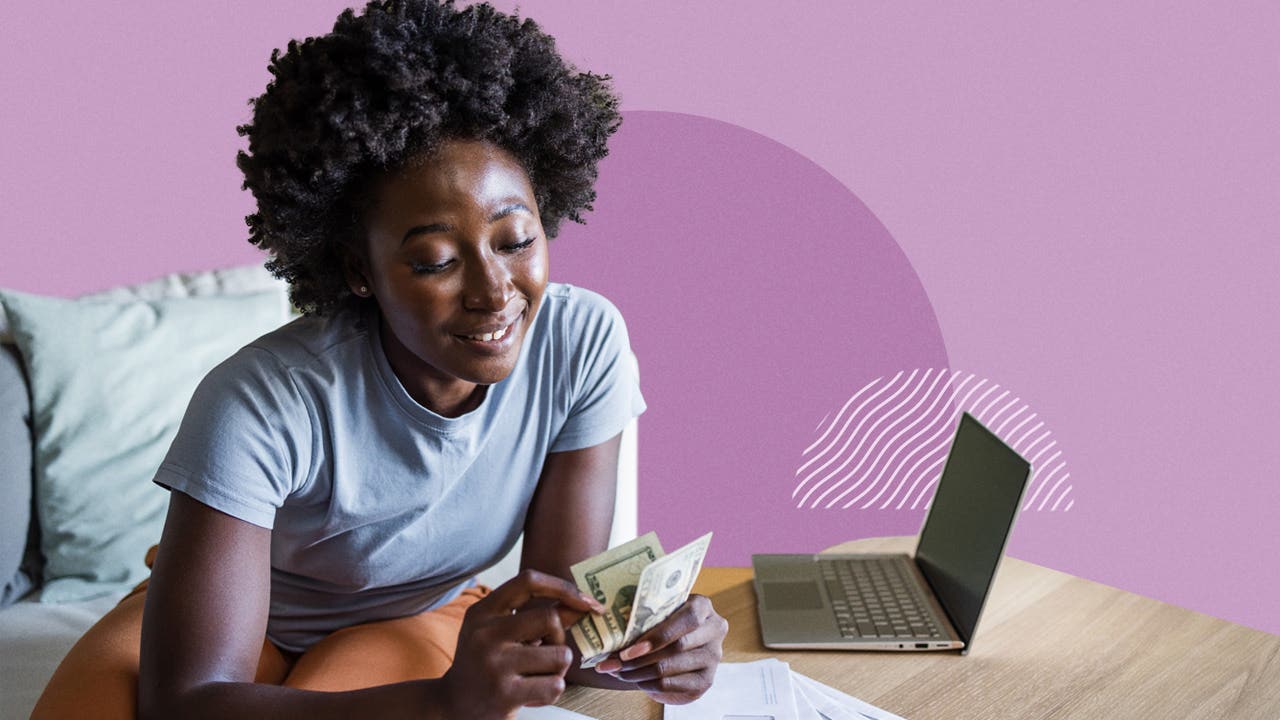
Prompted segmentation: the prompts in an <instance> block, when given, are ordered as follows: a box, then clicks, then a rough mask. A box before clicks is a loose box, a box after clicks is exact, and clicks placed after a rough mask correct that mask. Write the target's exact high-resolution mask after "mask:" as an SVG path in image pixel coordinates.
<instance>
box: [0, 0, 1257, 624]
mask: <svg viewBox="0 0 1280 720" xmlns="http://www.w3.org/2000/svg"><path fill="white" fill-rule="evenodd" d="M81 5H83V7H64V6H62V5H59V4H39V5H37V4H29V5H27V6H13V5H10V6H7V7H6V8H5V10H3V11H0V73H2V75H0V92H2V93H3V95H2V96H3V98H4V102H3V103H2V104H0V143H3V158H4V161H3V163H2V164H0V197H3V207H4V212H3V213H0V285H3V286H6V287H15V288H19V289H23V290H30V291H37V292H45V293H50V294H61V295H72V294H77V293H80V292H84V291H88V290H93V289H98V288H102V287H106V286H109V285H115V284H120V283H126V282H133V281H137V280H142V279H145V278H149V277H152V276H155V275H158V274H163V273H165V272H170V271H175V270H190V269H199V268H207V267H214V266H220V265H230V264H236V263H242V262H249V261H253V260H254V259H255V258H256V255H255V251H254V250H253V248H251V247H250V246H248V245H247V244H246V243H244V242H243V237H244V235H245V231H244V226H243V223H242V220H241V218H242V216H243V215H244V214H246V213H247V212H249V210H250V198H249V197H248V196H247V195H245V194H243V193H241V192H240V191H239V184H240V177H239V174H238V172H237V171H236V169H235V166H234V152H235V149H236V148H237V147H239V143H240V140H239V138H238V137H237V136H236V135H235V132H234V126H235V125H236V124H238V123H240V122H243V121H245V120H246V119H247V118H248V108H247V106H246V105H245V101H246V100H247V99H248V98H249V97H251V96H253V95H256V94H257V93H259V92H260V91H261V89H262V87H263V86H264V85H265V83H266V81H267V79H268V75H267V73H266V70H265V66H266V61H267V57H268V55H269V53H270V50H271V49H272V48H274V47H277V46H280V45H283V44H284V43H285V41H286V40H287V39H288V38H290V37H295V36H302V35H306V34H316V33H321V32H324V31H326V30H327V29H328V28H329V27H330V26H331V25H332V20H333V17H334V16H335V15H336V14H337V12H338V10H339V9H340V8H341V7H342V6H343V4H342V3H341V2H317V1H314V0H307V1H305V2H304V1H302V0H294V1H292V2H278V3H270V4H266V3H256V2H247V1H243V2H229V3H225V4H219V5H209V4H206V5H202V6H199V8H195V7H194V6H188V5H186V4H168V3H159V2H150V3H135V4H131V5H129V6H127V7H125V8H124V9H122V10H114V9H108V8H106V7H100V6H99V5H97V4H90V3H82V4H81ZM501 5H502V6H503V7H506V8H510V7H511V6H512V3H501ZM1089 5H1090V6H1089V7H1079V6H1075V5H1073V6H1071V7H1066V6H1063V7H1052V6H1044V5H1038V6H1036V7H1035V8H1034V9H1032V8H1030V7H1026V6H1024V5H1021V4H1017V3H996V2H979V3H965V4H963V5H961V4H956V5H954V6H953V7H949V8H936V7H934V6H931V5H925V6H906V5H904V4H896V3H826V2H805V3H768V4H766V3H750V2H748V3H743V2H717V3H697V4H693V3H690V4H687V6H686V4H685V3H644V4H641V3H629V2H573V3H570V2H549V1H545V0H544V1H538V0H528V1H526V2H522V3H521V7H522V9H523V11H524V12H525V13H526V14H528V15H530V16H532V17H535V18H537V19H538V20H539V21H540V22H542V24H543V25H544V26H545V27H546V28H547V29H548V30H549V31H550V32H551V33H552V34H554V35H556V36H557V37H558V38H559V40H560V43H561V47H562V48H563V49H564V51H565V53H566V54H567V55H568V56H569V57H570V58H572V59H573V60H575V61H576V62H578V63H579V64H580V65H582V66H583V67H588V68H591V69H593V70H596V71H601V72H607V73H610V74H612V75H614V76H615V78H616V82H617V87H618V89H619V90H620V91H621V93H622V95H623V98H624V108H625V109H627V110H662V111H674V112H679V113H687V114H691V115H700V116H704V117H708V118H714V119H716V120H719V121H724V122H726V123H731V124H733V125H737V126H740V127H742V128H746V129H749V130H751V131H754V132H756V133H759V134H761V135H763V136H766V137H768V138H771V139H772V140H774V141H776V142H777V143H780V144H781V145H784V146H786V147H788V148H790V149H791V150H794V151H795V152H796V153H798V154H799V155H800V156H803V157H804V158H808V159H809V160H811V161H812V162H813V163H816V165H817V166H819V167H820V168H822V169H823V170H825V171H826V172H828V173H830V175H831V176H832V177H833V178H834V179H835V180H836V181H838V182H839V183H841V184H843V185H844V186H845V187H846V188H847V189H848V190H850V191H851V193H852V194H853V195H856V198H857V199H859V200H860V201H861V202H862V203H864V204H865V207H866V208H868V209H869V210H870V212H871V213H873V214H874V216H875V217H876V218H878V220H879V221H880V223H882V224H883V226H884V228H885V229H886V230H887V232H888V233H889V234H890V235H891V236H892V238H893V239H894V240H896V242H897V244H898V245H899V246H900V247H901V249H902V251H903V253H905V257H906V259H907V260H908V261H909V263H910V265H911V266H912V267H913V268H914V270H915V272H916V273H917V275H918V277H919V280H920V283H921V284H922V286H923V288H924V290H925V292H926V293H927V296H928V299H929V301H930V302H931V304H932V306H933V309H934V310H935V312H936V315H937V323H938V326H939V328H940V330H941V334H942V337H943V340H944V341H945V349H946V354H947V355H948V356H949V359H950V361H951V364H952V366H954V367H956V368H962V369H965V370H966V371H971V372H979V373H982V374H984V375H986V376H989V377H992V378H994V379H996V380H997V381H999V382H1001V383H1002V384H1003V385H1005V386H1006V387H1009V388H1012V389H1014V390H1015V391H1016V392H1017V393H1018V394H1020V395H1022V396H1023V397H1024V398H1025V399H1026V400H1027V401H1028V402H1031V403H1032V404H1033V405H1034V406H1035V408H1036V409H1037V410H1038V411H1040V412H1041V413H1042V415H1044V416H1046V417H1048V418H1049V419H1050V420H1051V423H1052V427H1053V429H1054V431H1055V435H1056V436H1057V437H1058V438H1059V441H1060V443H1061V445H1062V447H1063V448H1064V450H1065V452H1066V453H1067V454H1068V457H1069V459H1070V462H1071V470H1072V480H1073V482H1074V485H1075V490H1074V492H1073V496H1074V497H1075V499H1076V503H1075V506H1074V509H1073V510H1072V511H1071V512H1070V513H1065V514H1063V513H1057V514H1038V515H1028V516H1026V518H1024V520H1025V522H1023V523H1022V524H1020V526H1019V528H1018V534H1017V537H1016V538H1015V542H1014V545H1013V548H1012V552H1013V553H1014V554H1016V555H1018V556H1019V557H1023V558H1026V559H1029V560H1032V561H1035V562H1039V563H1042V564H1045V565H1049V566H1052V567H1056V568H1060V569H1062V570H1066V571H1068V572H1072V573H1076V574H1079V575H1082V576H1085V577H1089V578H1093V579H1097V580H1100V581H1102V582H1106V583H1109V584H1112V585H1117V586H1119V587H1123V588H1126V589H1130V590H1134V591H1136V592H1140V593H1143V594H1146V595H1150V596H1153V597H1156V598H1159V599H1161V600H1165V601H1168V602H1172V603H1176V604H1179V605H1183V606H1186V607H1190V608H1193V609H1196V610H1200V611H1203V612H1207V613H1210V614H1213V615H1216V616H1219V617H1224V618H1227V619H1229V620H1233V621H1236V622H1240V623H1244V624H1247V625H1251V626H1253V627H1258V628H1262V629H1264V630H1267V631H1270V632H1273V633H1275V632H1280V611H1277V610H1276V608H1277V607H1280V602H1278V600H1280V598H1278V596H1280V562H1277V554H1278V553H1280V532H1278V531H1277V525H1276V521H1275V513H1276V508H1277V507H1280V482H1277V481H1276V480H1275V474H1276V468H1277V467H1278V466H1280V443H1277V442H1276V440H1275V435H1276V432H1277V429H1280V422H1278V421H1280V377H1278V375H1280V373H1277V370H1276V364H1275V358H1276V356H1277V354H1278V351H1280V320H1278V319H1277V312H1276V310H1275V308H1276V307H1278V306H1280V297H1278V296H1280V282H1278V281H1277V278H1280V244H1278V243H1280V202H1278V201H1280V197H1277V195H1278V192H1277V190H1278V188H1280V171H1278V168H1280V134H1277V132H1276V128H1277V127H1280V82H1278V81H1280V77H1278V75H1280V53H1278V52H1277V49H1278V47H1277V46H1278V43H1277V40H1276V38H1280V7H1278V6H1276V5H1275V4H1274V3H1269V2H1238V3H1232V4H1231V7H1230V8H1227V7H1226V6H1225V5H1219V4H1210V3H1203V4H1201V7H1199V8H1188V7H1186V6H1183V7H1170V6H1169V5H1168V4H1166V3H1127V4H1126V5H1125V7H1124V8H1117V7H1115V6H1114V5H1115V4H1113V3H1101V2H1098V3H1090V4H1089ZM737 257H739V258H740V259H741V261H742V262H750V261H751V260H752V258H753V255H752V253H751V251H750V250H748V251H745V252H743V253H741V254H739V255H738V256H737ZM615 282H619V283H622V284H621V285H620V286H617V287H608V286H601V287H600V288H599V289H601V290H602V291H604V292H606V294H608V293H611V292H614V293H618V292H622V293H625V292H626V291H627V289H628V286H627V282H628V281H627V280H625V279H622V280H618V281H615ZM629 282H633V283H643V282H644V279H643V278H634V279H633V280H631V281H629ZM583 284H588V283H586V282H585V281H584V282H583ZM704 299H705V298H704ZM633 322H634V321H633ZM671 351H672V352H679V351H680V347H679V346H674V347H672V348H671ZM852 389H856V388H850V391H851V390H852ZM819 417H820V415H819ZM816 420H817V418H815V422H816ZM645 432H646V429H645V426H644V425H642V429H641V437H642V446H643V438H644V437H645ZM689 432H705V433H706V435H705V437H706V438H707V447H708V449H709V450H708V451H709V452H710V451H714V448H715V447H716V438H717V437H719V435H718V431H717V430H716V429H712V428H708V429H705V430H700V428H699V426H697V425H695V424H692V423H691V424H690V425H689ZM646 462H647V461H646V457H645V456H644V455H643V454H642V457H641V463H642V466H641V479H642V490H641V515H642V521H646V522H650V523H653V524H661V525H662V528H663V531H664V533H666V532H667V529H670V533H671V534H680V535H681V538H682V539H683V538H688V537H692V536H693V535H694V534H695V533H697V532H698V531H699V530H700V529H701V528H702V527H704V526H706V525H708V521H707V520H706V517H705V516H706V510H705V508H699V507H690V506H688V505H680V504H676V503H669V502H667V501H669V500H670V499H671V498H675V497H680V489H681V486H682V485H683V484H687V483H690V482H696V481H697V478H677V477H668V476H656V475H655V476H649V475H646ZM785 480H786V481H785V482H781V481H767V482H760V483H759V484H753V485H748V486H744V487H743V488H742V489H741V490H740V492H738V493H736V494H729V495H726V496H724V497H723V498H722V500H723V502H722V504H721V505H720V506H719V507H717V508H716V513H715V514H716V516H717V517H719V516H722V515H731V514H733V513H734V512H735V511H737V510H739V509H742V510H744V511H745V510H748V509H750V510H751V511H753V512H754V509H755V508H758V507H760V506H761V505H762V504H767V503H770V502H774V499H773V498H774V495H775V494H776V502H777V505H778V507H779V509H780V510H785V509H786V508H788V507H789V505H788V503H787V502H786V500H788V499H789V498H788V497H787V496H788V494H789V491H790V487H791V485H790V479H789V478H787V479H785ZM872 515H873V514H871V513H864V514H861V515H852V514H850V515H847V517H848V518H849V522H850V524H851V530H850V533H849V535H850V536H851V537H852V536H854V535H861V534H869V533H874V532H877V531H878V528H879V527H880V525H881V524H883V523H896V522H902V521H901V520H874V519H871V518H872ZM776 522H777V523H780V524H782V527H783V528H784V529H785V528H786V527H787V526H788V524H791V523H794V524H796V527H799V524H800V523H803V522H806V519H805V516H801V515H796V514H792V513H788V512H782V513H780V514H779V515H778V517H777V520H776ZM676 541H677V539H676V538H672V539H671V540H669V542H676ZM743 542H745V541H743ZM743 542H737V541H735V542H732V543H731V542H726V543H719V542H717V544H716V552H717V553H719V554H718V555H717V556H716V557H715V558H713V559H714V560H716V561H720V562H727V561H732V560H736V559H741V558H743V557H745V554H746V553H747V552H749V551H750V550H770V549H773V548H772V547H769V548H755V547H748V546H745V545H744V544H743ZM813 549H817V548H813Z"/></svg>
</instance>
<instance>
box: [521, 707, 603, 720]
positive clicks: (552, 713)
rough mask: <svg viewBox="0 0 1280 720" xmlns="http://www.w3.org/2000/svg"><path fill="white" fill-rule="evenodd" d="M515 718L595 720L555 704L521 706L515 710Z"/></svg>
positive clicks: (532, 719) (530, 719) (525, 719)
mask: <svg viewBox="0 0 1280 720" xmlns="http://www.w3.org/2000/svg"><path fill="white" fill-rule="evenodd" d="M516 720H596V719H595V718H593V717H591V716H589V715H583V714H581V713H576V712H573V711H572V710H564V709H562V708H558V707H556V706H555V705H545V706H543V707H522V708H520V709H519V710H517V711H516Z"/></svg>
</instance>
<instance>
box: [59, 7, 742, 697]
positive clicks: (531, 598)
mask: <svg viewBox="0 0 1280 720" xmlns="http://www.w3.org/2000/svg"><path fill="white" fill-rule="evenodd" d="M271 72H272V74H273V75H274V80H273V81H272V82H271V84H269V85H268V87H267V90H266V92H265V93H264V94H263V95H262V96H261V97H259V98H258V99H257V100H255V101H254V103H253V106H254V118H253V122H252V123H251V124H249V125H247V126H244V127H242V128H240V132H241V134H243V135H247V136H248V138H249V151H248V152H247V153H241V155H240V157H239V165H240V168H241V169H242V170H243V172H244V174H245V187H247V188H248V189H250V190H251V191H253V194H254V196H255V198H256V199H257V202H258V211H257V212H256V213H255V214H253V215H251V216H249V217H248V218H247V221H248V223H249V226H250V229H251V233H252V238H251V240H252V242H254V243H255V244H257V245H258V246H260V247H262V248H264V249H265V250H267V251H269V252H270V253H271V255H272V259H271V261H270V262H269V263H268V267H269V268H271V269H272V270H273V271H274V272H275V273H276V274H277V275H279V276H280V277H282V278H284V279H286V280H287V281H289V283H290V286H291V295H292V298H293V300H294V302H295V304H296V305H297V306H298V307H300V308H301V309H302V310H303V311H304V313H305V317H303V318H301V319H300V320H298V321H296V322H294V323H291V324H290V325H288V326H286V327H284V328H282V329H280V330H278V331H276V332H274V333H271V334H269V335H267V336H265V337H263V338H260V339H259V340H258V341H255V342H254V343H252V344H250V345H249V346H247V347H246V348H244V349H242V350H241V351H240V352H238V353H237V354H236V355H235V356H233V357H232V358H231V359H229V360H228V361H226V362H225V363H223V364H222V365H220V366H219V367H218V368H216V369H215V370H214V371H213V372H212V373H210V374H209V376H208V377H206V378H205V380H204V381H203V382H202V383H201V386H200V388H199V389H198V390H197V391H196V394H195V396H194V397H193V399H192V402H191V405H190V407H189V409H188V412H187V415H186V417H185V418H184V420H183V423H182V427H181V429H180V430H179V433H178V436H177V438H176V439H175V441H174V443H173V446H172V447H171V449H170V451H169V454H168V456H167V457H166V459H165V462H164V463H163V464H162V466H161V468H160V469H159V471H158V473H157V475H156V482H157V483H159V484H161V485H162V486H165V487H167V488H170V489H171V490H172V491H173V492H172V497H171V502H170V507H169V514H168V518H167V521H166V525H165V530H164V534H163V536H162V539H161V542H160V545H159V549H158V552H157V554H156V557H155V562H154V566H153V575H152V578H151V580H150V583H149V585H146V586H145V587H143V588H140V589H139V591H137V592H135V594H134V595H132V596H130V597H128V598H126V599H125V600H124V601H122V602H121V603H120V605H119V606H118V607H117V608H115V609H114V610H113V611H112V612H111V613H109V614H108V615H107V616H106V617H104V618H103V619H102V620H101V621H100V622H99V623H98V624H97V625H95V626H94V628H92V629H91V630H90V631H89V632H88V633H87V634H86V635H85V637H84V638H83V639H82V640H81V641H80V642H79V643H78V644H77V645H76V647H75V648H73V650H72V651H71V653H70V654H69V655H68V657H67V659H66V660H65V661H64V662H63V664H62V666H61V667H59V669H58V671H57V673H55V675H54V678H53V679H52V680H51V681H50V685H49V687H48V688H47V689H46V691H45V694H44V696H43V697H42V698H41V700H40V703H39V704H38V706H37V708H36V712H35V715H34V716H35V717H37V718H45V717H85V716H93V717H133V716H134V715H135V713H136V714H138V715H141V716H142V717H183V718H188V717H190V718H197V717H237V718H239V717H273V718H289V717H306V718H308V719H309V720H320V719H321V718H328V717H351V716H354V715H356V714H357V713H359V714H362V715H365V716H370V717H378V718H398V717H405V718H409V717H413V718H423V717H453V718H457V717H468V718H491V717H492V718H501V717H508V716H510V714H511V713H513V712H514V711H515V709H516V708H518V707H519V706H521V705H529V704H545V703H551V702H554V701H555V700H556V698H557V697H559V695H560V693H561V692H562V691H563V689H564V686H565V681H566V679H567V680H569V681H572V682H579V683H585V684H589V685H595V686H599V687H612V688H628V689H634V688H637V687H638V688H639V689H641V690H643V691H645V692H646V693H648V694H649V695H651V696H652V697H654V698H655V699H656V700H658V701H660V702H667V703H681V702H689V701H691V700H693V699H695V698H697V697H699V696H700V695H701V694H702V693H703V692H705V690H706V689H707V688H708V687H709V685H710V682H711V679H712V677H713V676H714V673H715V669H716V666H717V664H718V661H719V658H720V654H721V644H722V641H723V638H724V635H725V630H726V628H727V625H726V623H725V621H724V619H723V618H721V617H720V616H719V615H717V614H716V613H715V611H714V609H713V608H712V607H711V604H710V602H709V601H708V600H707V599H706V598H703V597H698V596H694V597H692V598H691V599H690V600H689V602H687V603H686V604H685V605H684V606H683V607H681V608H680V609H679V610H678V611H677V612H676V613H675V614H674V615H673V616H671V617H670V618H669V619H668V620H666V621H664V622H663V623H662V624H660V625H659V626H658V627H656V628H655V629H654V630H653V631H651V632H650V633H648V634H646V635H645V636H642V637H641V638H640V639H639V640H638V641H637V642H636V643H635V644H634V645H632V646H631V647H630V648H627V649H624V650H623V651H622V652H621V653H619V654H618V655H617V656H614V657H611V658H610V659H608V660H606V661H605V662H602V663H601V664H600V665H598V666H597V668H596V669H595V670H581V669H579V668H578V667H577V664H578V658H577V656H576V651H575V650H574V649H573V648H571V647H569V646H570V645H571V643H567V642H566V640H565V637H566V632H565V628H566V627H567V624H568V623H571V622H573V621H575V620H576V619H577V618H579V617H581V614H582V613H583V612H586V611H590V610H596V611H599V610H601V608H600V607H599V606H598V605H597V604H596V603H595V601H594V600H592V599H590V598H589V597H586V596H583V595H582V594H580V593H579V592H578V591H577V589H576V588H575V587H574V586H573V584H572V583H570V582H569V581H568V580H567V579H566V578H567V577H568V575H569V573H568V569H569V566H570V565H571V564H572V563H574V562H576V561H578V560H581V559H583V558H585V557H588V556H590V555H593V554H595V553H598V552H600V551H602V550H603V549H604V548H605V545H606V542H607V538H608V533H609V526H610V522H611V514H612V507H613V501H614V498H613V492H614V481H615V476H616V471H617V451H618V437H619V433H620V431H621V430H622V428H623V427H624V426H625V425H626V424H627V423H628V422H629V421H630V420H631V419H632V418H633V417H635V416H636V415H638V414H640V413H641V412H643V410H644V401H643V399H642V398H641V396H640V393H639V389H638V387H637V382H636V376H635V373H634V371H633V370H632V366H631V364H630V362H629V357H630V349H629V344H628V340H627V334H626V328H625V326H624V324H623V322H622V319H621V317H620V316H619V315H618V313H617V310H616V309H615V308H614V307H613V306H612V305H611V304H609V302H608V301H607V300H605V299H604V298H602V297H600V296H599V295H596V294H594V293H591V292H589V291H585V290H581V289H579V288H573V287H570V286H566V285H559V284H555V283H548V281H547V241H548V238H549V237H551V236H554V235H555V233H556V230H557V228H558V226H559V223H560V221H561V220H562V219H564V218H569V219H572V220H580V217H579V213H580V212H581V211H582V210H585V209H589V208H590V202H591V200H592V199H593V197H594V191H593V190H592V185H593V183H594V180H595V176H596V165H597V162H598V161H599V159H600V158H602V157H603V156H604V155H605V153H606V152H607V150H606V146H605V141H606V139H607V138H608V136H609V135H610V134H611V133H612V132H613V131H614V130H615V129H616V128H617V125H618V122H619V116H618V112H617V100H616V98H615V97H614V96H613V95H612V93H611V92H610V91H609V88H608V85H607V78H604V77H600V76H596V75H592V74H590V73H577V72H575V71H573V70H572V69H571V68H569V67H567V66H566V65H565V63H564V62H563V60H561V59H560V58H559V56H558V55H557V54H556V52H555V48H554V43H553V40H552V39H551V38H550V37H548V36H546V35H545V34H543V33H542V32H541V31H540V30H539V29H538V28H537V26H536V25H535V24H534V23H532V22H531V21H527V20H526V21H524V22H520V21H519V20H517V19H515V18H513V17H508V16H504V15H501V14H499V13H497V12H496V11H495V10H494V9H493V8H491V7H489V6H487V5H479V6H474V7H470V8H466V9H463V10H457V9H456V8H454V7H453V6H452V4H451V3H445V4H439V3H437V2H435V1H434V0H404V1H403V2H397V1H395V0H389V1H386V2H381V1H380V2H374V3H371V4H370V5H369V6H368V7H367V8H366V9H365V11H364V13H363V14H361V15H356V14H355V13H353V12H352V11H350V10H348V11H346V12H344V13H343V14H342V15H341V16H340V17H339V19H338V21H337V23H336V25H335V27H334V30H333V32H332V33H331V34H329V35H326V36H323V37H319V38H310V39H308V40H306V41H305V42H302V43H298V42H291V43H290V44H289V47H288V50H287V52H285V53H284V54H280V53H279V51H277V52H276V53H273V54H272V66H271ZM521 531H523V532H524V533H525V545H524V548H525V549H524V553H523V558H522V565H523V566H524V568H525V569H524V570H523V571H522V572H521V574H520V575H519V576H517V577H516V578H515V579H513V580H512V581H510V582H508V583H505V584H504V585H502V586H500V587H498V588H497V589H495V590H493V591H492V592H490V591H488V590H487V589H485V588H482V587H476V586H474V581H473V580H472V578H473V576H474V574H475V572H477V571H478V570H480V569H483V568H484V567H486V566H487V565H488V564H490V563H492V562H494V561H496V560H497V559H498V558H500V557H501V556H502V555H503V554H505V552H506V551H507V550H508V549H509V548H510V547H511V544H512V543H513V542H514V540H515V538H516V536H517V535H518V534H519V533H520V532H521ZM135 688H136V693H137V694H136V696H135V695H134V694H133V693H134V689H135ZM135 708H136V709H135Z"/></svg>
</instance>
